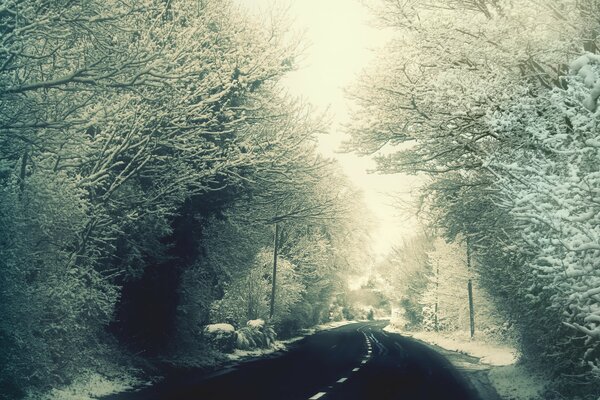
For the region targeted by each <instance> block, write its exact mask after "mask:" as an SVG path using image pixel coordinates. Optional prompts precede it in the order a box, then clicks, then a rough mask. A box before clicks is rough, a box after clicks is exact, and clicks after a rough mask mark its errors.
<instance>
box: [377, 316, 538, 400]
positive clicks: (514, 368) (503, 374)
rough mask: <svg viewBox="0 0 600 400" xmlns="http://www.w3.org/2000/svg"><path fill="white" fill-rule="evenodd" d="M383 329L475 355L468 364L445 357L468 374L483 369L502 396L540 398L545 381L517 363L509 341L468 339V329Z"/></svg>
mask: <svg viewBox="0 0 600 400" xmlns="http://www.w3.org/2000/svg"><path fill="white" fill-rule="evenodd" d="M384 330H386V331H388V332H393V333H400V334H402V335H403V336H409V337H413V338H414V339H417V340H420V341H423V342H425V343H428V344H431V345H435V346H437V347H440V348H442V349H444V350H447V351H448V352H455V353H460V354H465V355H468V356H471V357H475V359H478V360H477V361H475V359H474V361H475V363H474V364H473V363H471V365H468V364H470V363H468V362H464V360H460V359H459V358H455V357H448V359H449V360H450V361H451V362H452V363H453V364H455V365H456V366H457V367H458V368H459V369H461V370H463V371H464V372H465V373H467V374H469V373H471V372H474V371H477V372H478V373H480V372H481V371H486V372H487V378H488V381H489V383H490V384H491V385H492V386H493V387H494V389H495V390H496V392H497V393H498V395H499V396H500V397H501V398H502V399H505V400H542V399H543V397H542V396H543V391H544V387H545V386H546V381H545V380H544V378H543V377H541V376H538V375H536V374H535V373H533V372H532V371H530V370H528V369H527V368H526V367H525V366H524V365H522V364H521V363H519V360H518V351H517V349H515V348H514V347H513V346H511V345H510V344H507V343H497V342H494V341H493V340H490V339H488V338H483V337H477V336H476V337H475V338H473V339H471V338H470V337H469V333H468V332H406V331H402V330H400V329H398V328H395V327H394V326H392V325H388V326H387V327H386V328H384ZM445 355H446V356H448V354H445Z"/></svg>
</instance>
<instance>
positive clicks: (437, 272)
mask: <svg viewBox="0 0 600 400" xmlns="http://www.w3.org/2000/svg"><path fill="white" fill-rule="evenodd" d="M435 265H436V270H435V309H434V314H433V318H434V327H435V331H436V332H438V331H439V330H440V329H439V324H438V303H439V302H440V261H439V260H436V263H435Z"/></svg>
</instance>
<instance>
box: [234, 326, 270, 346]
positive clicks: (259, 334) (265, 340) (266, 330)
mask: <svg viewBox="0 0 600 400" xmlns="http://www.w3.org/2000/svg"><path fill="white" fill-rule="evenodd" d="M275 337H276V334H275V330H274V329H273V327H272V326H271V325H267V324H265V321H264V320H262V319H256V320H250V321H248V322H247V324H246V326H245V327H243V328H240V329H238V330H237V331H236V347H237V348H238V349H242V350H251V349H256V348H267V347H271V345H272V344H273V342H274V341H275Z"/></svg>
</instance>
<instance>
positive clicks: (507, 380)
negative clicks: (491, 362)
mask: <svg viewBox="0 0 600 400" xmlns="http://www.w3.org/2000/svg"><path fill="white" fill-rule="evenodd" d="M488 376H489V378H490V382H492V385H494V387H495V388H496V392H498V394H499V395H500V397H502V398H503V399H514V400H537V399H542V394H543V392H544V387H545V380H544V379H543V378H542V377H539V376H536V375H534V374H532V373H531V372H530V371H529V370H527V369H526V368H525V367H523V366H522V365H505V366H502V367H497V368H492V369H491V370H490V372H489V374H488Z"/></svg>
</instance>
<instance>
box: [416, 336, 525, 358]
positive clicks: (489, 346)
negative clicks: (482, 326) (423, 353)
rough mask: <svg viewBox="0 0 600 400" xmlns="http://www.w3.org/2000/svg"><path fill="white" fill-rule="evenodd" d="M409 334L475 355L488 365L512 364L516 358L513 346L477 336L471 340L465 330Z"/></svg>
mask: <svg viewBox="0 0 600 400" xmlns="http://www.w3.org/2000/svg"><path fill="white" fill-rule="evenodd" d="M411 336H412V337H414V338H415V339H418V340H422V341H424V342H427V343H432V344H435V345H436V346H440V347H443V348H444V349H446V350H450V351H456V352H459V353H463V354H467V355H470V356H472V357H477V358H479V359H480V362H481V363H484V364H488V365H493V366H503V365H512V364H514V363H516V362H517V358H518V357H517V350H516V349H515V348H513V347H511V346H508V345H503V344H498V343H493V342H491V341H489V340H484V339H479V338H475V339H473V340H471V339H470V338H469V337H468V336H469V334H468V333H467V332H453V333H444V336H441V335H440V334H439V333H436V332H415V333H412V334H411Z"/></svg>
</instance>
